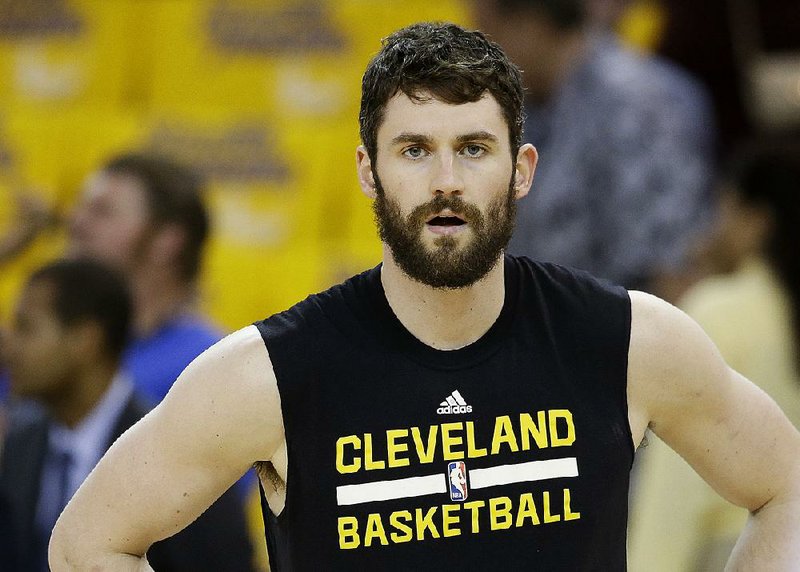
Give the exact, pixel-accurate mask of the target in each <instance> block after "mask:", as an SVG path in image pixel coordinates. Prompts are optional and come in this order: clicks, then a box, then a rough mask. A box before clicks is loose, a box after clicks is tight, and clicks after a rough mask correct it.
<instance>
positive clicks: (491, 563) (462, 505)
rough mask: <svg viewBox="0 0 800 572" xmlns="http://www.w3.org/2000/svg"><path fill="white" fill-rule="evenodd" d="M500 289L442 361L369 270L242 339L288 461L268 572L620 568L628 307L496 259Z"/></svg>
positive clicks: (592, 285) (582, 282)
mask: <svg viewBox="0 0 800 572" xmlns="http://www.w3.org/2000/svg"><path fill="white" fill-rule="evenodd" d="M505 285H506V296H505V302H504V305H503V309H502V311H501V313H500V316H499V317H498V319H497V321H496V322H495V323H494V324H493V326H492V327H491V328H490V329H489V331H488V332H486V334H485V335H484V336H483V337H481V338H480V339H479V340H478V341H476V342H475V343H473V344H470V345H469V346H467V347H464V348H462V349H458V350H453V351H440V350H435V349H433V348H431V347H429V346H427V345H425V344H423V343H422V342H420V341H419V340H417V339H416V338H415V337H414V336H412V335H411V334H410V333H409V332H408V331H407V330H406V329H405V328H404V327H403V326H402V324H401V323H400V322H399V321H398V319H397V317H396V316H395V315H394V314H393V312H392V309H391V307H390V306H389V304H388V302H387V300H386V297H385V295H384V292H383V288H382V285H381V281H380V267H378V268H374V269H372V270H369V271H367V272H365V273H363V274H360V275H358V276H355V277H353V278H351V279H350V280H348V281H347V282H345V283H343V284H340V285H338V286H335V287H333V288H331V289H329V290H327V291H325V292H323V293H321V294H317V295H313V296H311V297H309V298H307V299H306V300H304V301H303V302H300V303H299V304H297V305H295V306H294V307H292V308H291V309H289V310H287V311H285V312H282V313H280V314H277V315H274V316H272V317H270V318H268V319H266V320H264V321H262V322H258V323H257V324H256V326H257V327H258V329H259V330H260V332H261V335H262V337H263V338H264V342H265V344H266V346H267V349H268V351H269V354H270V358H271V360H272V364H273V367H274V371H275V374H276V377H277V380H278V389H279V391H280V395H281V402H282V403H281V405H282V411H283V420H284V427H285V433H286V444H287V450H288V473H287V490H286V504H285V507H284V509H283V511H282V512H281V513H280V514H279V515H278V516H275V515H273V514H272V513H271V511H270V510H269V508H267V506H266V504H265V503H264V502H262V506H263V507H264V520H265V523H266V529H267V545H268V549H269V553H270V563H271V565H272V569H273V570H277V571H285V570H361V571H367V570H445V569H451V568H456V569H460V570H548V571H550V570H565V571H566V570H569V571H577V570H602V571H609V570H625V568H626V558H625V545H626V527H627V495H628V484H629V482H628V478H629V471H630V467H631V463H632V461H633V444H632V439H631V433H630V429H629V423H628V415H627V401H626V377H627V356H628V344H629V338H630V299H629V297H628V295H627V292H626V291H625V290H624V289H622V288H619V287H615V286H611V285H609V284H607V283H605V282H601V281H598V280H596V279H594V278H592V277H590V276H588V275H587V274H584V273H582V272H578V271H574V270H569V269H566V268H563V267H560V266H556V265H551V264H544V263H538V262H533V261H531V260H528V259H526V258H514V257H510V256H507V257H506V258H505ZM262 501H263V499H262Z"/></svg>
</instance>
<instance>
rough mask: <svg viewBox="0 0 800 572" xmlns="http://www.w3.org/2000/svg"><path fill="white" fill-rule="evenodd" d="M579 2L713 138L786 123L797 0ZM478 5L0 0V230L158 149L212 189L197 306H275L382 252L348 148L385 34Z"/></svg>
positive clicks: (7, 273) (1, 294) (18, 265)
mask: <svg viewBox="0 0 800 572" xmlns="http://www.w3.org/2000/svg"><path fill="white" fill-rule="evenodd" d="M772 3H773V4H776V5H780V4H781V3H780V2H777V3H776V2H772ZM590 4H591V5H592V8H591V9H592V11H593V14H594V17H595V18H596V19H597V20H598V21H599V22H602V24H603V25H608V26H611V27H613V28H614V29H616V31H617V32H618V33H619V35H620V36H621V39H622V41H623V42H625V43H627V44H628V45H631V46H634V47H635V48H636V49H638V50H642V51H661V52H664V53H665V55H667V56H670V57H673V58H674V59H675V60H676V61H678V62H679V63H680V64H681V65H683V66H685V67H686V68H688V69H689V70H690V71H691V72H693V73H695V74H697V75H698V76H699V77H700V78H701V80H702V81H703V82H704V83H706V85H707V86H708V87H709V90H710V91H711V93H712V96H713V99H714V103H715V105H716V107H717V117H718V118H719V119H720V121H719V122H718V123H719V127H720V131H721V134H722V136H721V141H722V143H723V144H732V142H733V141H734V140H735V139H736V138H740V137H743V136H745V135H747V134H748V132H752V131H754V130H755V129H758V128H764V129H772V128H776V127H780V126H781V125H785V124H786V123H787V119H789V118H791V119H793V120H794V121H797V118H798V115H800V71H798V69H800V68H799V67H798V65H797V62H798V60H797V56H792V55H791V53H788V52H786V53H784V50H785V48H787V47H791V42H793V41H794V42H796V38H797V36H792V35H791V34H790V33H789V32H788V31H787V30H786V28H787V27H788V28H789V29H791V26H790V25H789V24H788V22H790V21H794V20H797V18H796V17H797V12H796V10H797V7H796V3H794V2H785V1H784V2H783V4H785V5H786V9H785V10H784V12H783V13H781V10H780V9H778V10H773V12H778V13H777V14H775V13H766V12H765V14H763V15H760V14H758V6H759V5H760V4H762V2H747V1H741V2H738V1H734V0H732V1H730V2H716V1H712V2H707V3H699V4H698V3H690V2H668V1H664V2H659V1H656V0H630V1H624V0H590ZM733 7H735V8H736V10H733V9H732V8H733ZM472 8H473V6H472V5H471V3H470V2H467V1H463V0H442V1H437V2H428V1H425V0H406V1H403V2H395V1H392V0H384V1H380V2H374V1H369V0H339V1H333V0H258V1H255V0H103V1H100V0H0V78H2V81H0V233H2V230H3V229H4V228H7V227H8V225H10V224H12V223H13V222H14V221H13V219H14V217H15V216H17V215H18V213H17V211H16V203H15V200H14V195H15V193H28V194H34V195H36V196H38V197H41V198H42V199H43V200H44V201H45V202H46V204H48V205H50V206H51V207H52V208H53V209H54V210H55V211H56V213H58V214H62V215H63V214H65V213H66V212H68V210H69V208H70V207H71V205H72V204H73V202H74V201H75V199H76V197H77V195H78V193H79V191H80V189H81V186H82V185H83V183H84V180H85V178H86V177H87V175H88V174H89V173H91V172H92V171H94V170H96V169H97V168H99V166H100V165H101V164H102V162H103V161H104V160H105V159H107V158H108V157H109V156H111V155H114V154H116V153H119V152H123V151H130V150H147V151H155V152H158V153H161V154H166V155H169V156H172V157H174V158H177V159H179V160H181V161H183V162H185V163H188V164H189V165H191V166H193V167H194V168H196V169H197V170H198V171H200V172H201V173H202V174H203V175H204V176H205V177H206V179H207V181H208V190H209V194H208V199H209V204H210V206H211V210H212V218H213V234H212V239H211V241H210V247H209V248H208V253H207V259H206V264H205V267H204V273H203V276H202V281H201V284H202V298H201V302H202V305H203V308H204V309H205V310H206V312H207V313H208V314H209V315H210V316H211V317H212V318H213V319H214V320H215V321H216V322H217V323H218V324H219V325H220V326H221V327H223V328H225V329H234V328H238V327H241V326H243V325H245V324H248V323H250V322H251V321H252V320H254V319H257V318H259V317H261V316H265V315H268V314H270V313H272V312H274V311H277V310H280V309H282V308H285V307H286V306H288V305H290V304H291V303H293V302H295V301H297V300H299V299H302V298H303V297H304V296H305V295H307V294H308V293H309V292H312V291H317V290H319V289H322V288H324V287H326V286H328V285H330V284H331V283H334V282H336V281H339V280H340V279H341V278H342V277H344V276H347V275H349V274H351V273H352V272H353V271H355V270H358V269H362V268H365V267H366V266H368V265H372V264H374V263H376V262H377V260H378V256H379V245H378V241H377V240H375V232H374V230H373V225H372V217H371V211H370V208H369V204H368V201H367V200H365V199H364V198H363V197H362V196H361V194H360V193H359V192H358V188H357V184H356V178H355V172H354V169H353V166H354V159H353V157H354V153H353V151H354V149H355V146H356V145H357V144H358V124H357V111H358V104H359V94H360V91H359V90H360V77H361V73H362V72H363V69H364V66H365V65H366V63H367V61H368V59H369V58H370V56H371V54H373V53H374V52H375V51H376V48H377V46H378V45H379V41H380V38H381V37H383V36H385V35H387V34H388V33H390V32H391V31H392V30H394V29H396V28H398V27H400V26H402V25H405V24H408V23H410V22H413V21H418V20H451V21H455V22H458V23H461V24H465V25H473V24H474V18H473V10H472ZM754 11H755V14H753V13H752V12H754ZM734 12H735V13H734ZM739 20H741V21H742V22H744V25H742V26H740V25H739V24H740V22H739ZM732 27H733V28H735V29H732ZM770 56H771V57H770ZM793 58H794V59H793ZM785 68H786V69H790V70H792V73H793V74H794V75H792V73H783V71H784V69H785ZM745 101H747V102H748V103H749V106H746V105H745V103H744V102H745ZM545 160H546V158H545ZM61 240H62V237H61V236H60V232H59V230H58V228H57V227H56V228H55V229H53V230H51V231H49V232H46V233H43V234H42V235H41V236H40V237H39V238H38V239H37V241H36V242H35V244H34V245H33V248H29V249H27V250H26V251H25V252H24V253H23V254H22V255H21V256H18V257H16V258H15V259H14V260H13V261H11V263H8V264H6V265H4V266H3V268H2V271H0V319H2V317H6V316H8V313H9V311H10V305H11V304H12V302H13V300H14V299H15V293H16V292H17V290H18V288H19V285H20V282H21V281H22V279H23V278H24V277H25V276H26V275H27V274H28V273H29V271H30V270H31V269H32V268H34V267H36V266H37V265H39V264H40V263H41V262H42V261H44V260H47V259H49V258H51V257H52V256H53V255H54V254H55V253H58V252H61V249H62V243H61Z"/></svg>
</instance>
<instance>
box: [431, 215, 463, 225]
mask: <svg viewBox="0 0 800 572" xmlns="http://www.w3.org/2000/svg"><path fill="white" fill-rule="evenodd" d="M428 224H429V225H432V226H461V225H462V224H466V221H465V220H464V219H462V218H460V217H457V216H455V215H451V216H435V217H433V218H432V219H430V220H429V221H428Z"/></svg>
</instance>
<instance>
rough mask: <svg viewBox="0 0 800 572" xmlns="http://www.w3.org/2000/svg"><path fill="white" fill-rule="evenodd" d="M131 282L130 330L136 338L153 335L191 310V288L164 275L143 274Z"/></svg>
mask: <svg viewBox="0 0 800 572" xmlns="http://www.w3.org/2000/svg"><path fill="white" fill-rule="evenodd" d="M132 282H133V284H132V290H133V304H134V309H135V310H134V320H133V329H134V332H135V334H136V335H137V336H147V335H149V334H151V333H153V332H154V331H156V330H157V329H158V328H159V327H161V326H162V325H163V324H165V323H166V322H169V321H170V320H172V319H173V318H175V317H176V316H178V315H180V314H183V313H185V312H187V311H188V310H189V309H190V308H191V306H192V302H193V298H194V289H193V286H192V285H191V284H189V283H186V282H184V281H181V280H178V279H176V278H174V277H170V276H167V275H166V274H165V273H160V272H149V273H143V274H142V275H140V276H138V277H135V278H134V279H133V281H132Z"/></svg>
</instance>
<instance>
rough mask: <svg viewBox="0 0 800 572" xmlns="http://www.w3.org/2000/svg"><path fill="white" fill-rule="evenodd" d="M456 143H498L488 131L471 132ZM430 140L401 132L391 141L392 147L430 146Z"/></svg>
mask: <svg viewBox="0 0 800 572" xmlns="http://www.w3.org/2000/svg"><path fill="white" fill-rule="evenodd" d="M456 141H457V142H458V143H467V142H470V141H488V142H491V143H496V142H497V141H498V139H497V136H495V135H494V134H492V133H489V132H488V131H483V130H481V131H472V132H470V133H465V134H463V135H459V136H458V137H456ZM431 142H432V139H431V137H430V136H428V135H425V134H423V133H411V132H407V131H405V132H403V133H400V134H399V135H397V136H396V137H394V138H393V139H392V145H400V144H403V143H420V144H424V145H427V144H430V143H431Z"/></svg>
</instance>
